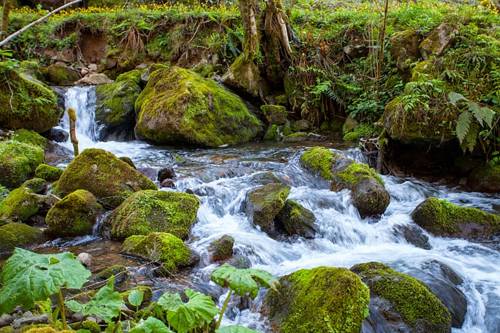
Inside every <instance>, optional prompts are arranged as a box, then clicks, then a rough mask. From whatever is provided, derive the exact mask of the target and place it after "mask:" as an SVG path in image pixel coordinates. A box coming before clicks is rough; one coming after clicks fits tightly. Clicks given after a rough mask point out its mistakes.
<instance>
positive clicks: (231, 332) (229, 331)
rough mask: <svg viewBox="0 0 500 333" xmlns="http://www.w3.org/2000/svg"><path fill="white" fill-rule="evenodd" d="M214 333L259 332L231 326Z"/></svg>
mask: <svg viewBox="0 0 500 333" xmlns="http://www.w3.org/2000/svg"><path fill="white" fill-rule="evenodd" d="M215 333H259V332H258V331H254V330H251V329H249V328H246V327H243V326H238V325H232V326H225V327H221V328H219V329H217V330H215Z"/></svg>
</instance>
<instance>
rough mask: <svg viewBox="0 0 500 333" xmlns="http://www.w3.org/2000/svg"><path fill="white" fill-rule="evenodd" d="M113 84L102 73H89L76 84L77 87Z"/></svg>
mask: <svg viewBox="0 0 500 333" xmlns="http://www.w3.org/2000/svg"><path fill="white" fill-rule="evenodd" d="M106 83H113V80H111V79H110V78H109V77H108V76H107V75H106V74H104V73H89V74H87V75H85V76H84V77H83V78H81V79H80V80H78V81H77V82H76V84H77V85H92V86H97V85H100V84H106Z"/></svg>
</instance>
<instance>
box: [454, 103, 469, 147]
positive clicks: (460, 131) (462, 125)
mask: <svg viewBox="0 0 500 333" xmlns="http://www.w3.org/2000/svg"><path fill="white" fill-rule="evenodd" d="M471 121H472V116H471V114H470V112H468V111H464V112H462V113H461V114H460V116H458V120H457V127H456V129H455V131H456V133H457V138H458V141H460V143H462V142H463V141H464V138H465V136H466V135H467V133H468V132H469V128H470V124H471Z"/></svg>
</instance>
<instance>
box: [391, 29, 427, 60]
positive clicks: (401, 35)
mask: <svg viewBox="0 0 500 333" xmlns="http://www.w3.org/2000/svg"><path fill="white" fill-rule="evenodd" d="M419 42H420V36H419V34H418V32H417V31H416V30H413V29H409V30H404V31H400V32H397V33H395V34H394V35H392V36H391V39H390V46H391V49H390V50H391V55H392V58H393V59H394V60H396V65H397V66H398V68H399V69H400V70H406V69H408V67H409V66H410V64H411V63H412V62H414V61H415V60H416V59H417V58H418V57H419V56H420V53H419V49H418V45H419Z"/></svg>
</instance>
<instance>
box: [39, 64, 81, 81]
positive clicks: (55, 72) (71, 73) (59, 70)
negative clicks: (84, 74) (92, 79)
mask: <svg viewBox="0 0 500 333" xmlns="http://www.w3.org/2000/svg"><path fill="white" fill-rule="evenodd" d="M45 77H46V79H47V81H49V82H50V83H52V84H54V85H56V86H69V85H72V84H73V83H75V81H78V79H79V78H80V75H79V74H78V72H77V71H76V70H74V69H71V68H69V67H67V66H66V65H59V64H52V65H50V66H48V67H47V68H46V69H45Z"/></svg>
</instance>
